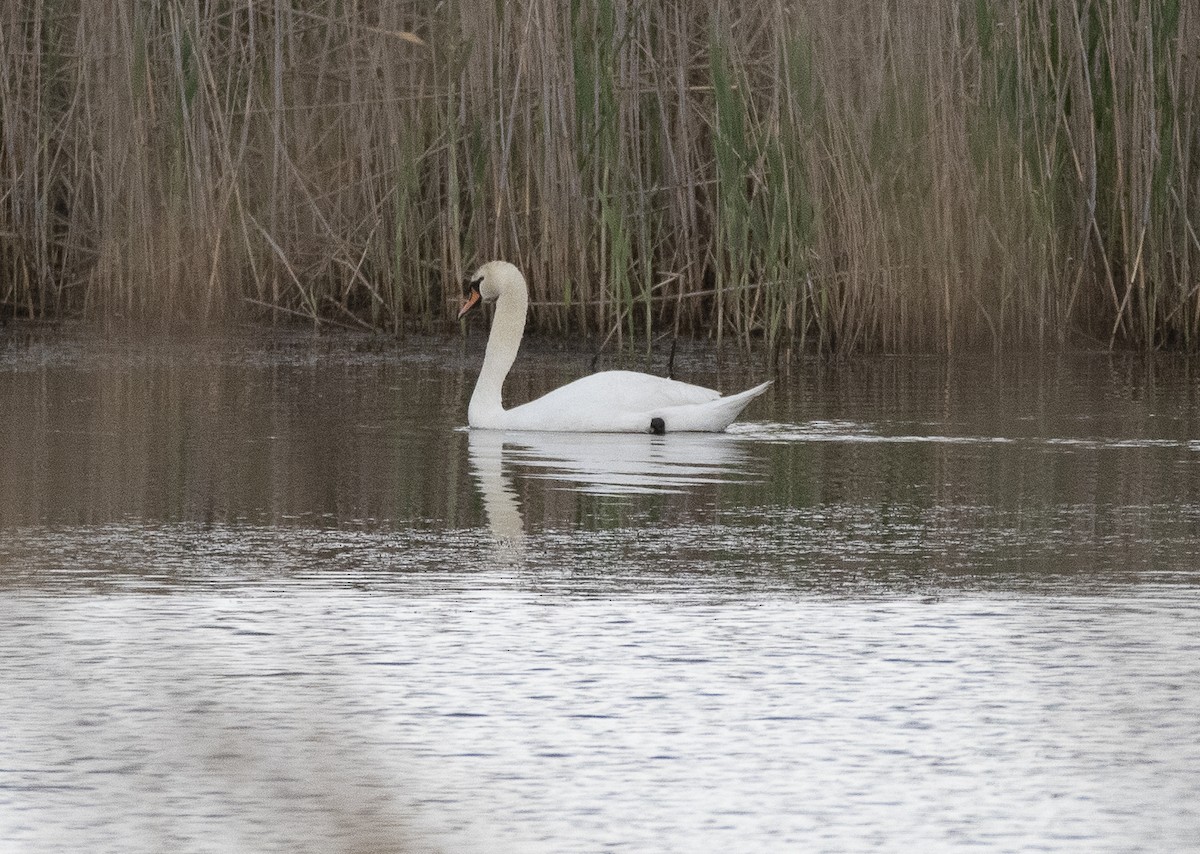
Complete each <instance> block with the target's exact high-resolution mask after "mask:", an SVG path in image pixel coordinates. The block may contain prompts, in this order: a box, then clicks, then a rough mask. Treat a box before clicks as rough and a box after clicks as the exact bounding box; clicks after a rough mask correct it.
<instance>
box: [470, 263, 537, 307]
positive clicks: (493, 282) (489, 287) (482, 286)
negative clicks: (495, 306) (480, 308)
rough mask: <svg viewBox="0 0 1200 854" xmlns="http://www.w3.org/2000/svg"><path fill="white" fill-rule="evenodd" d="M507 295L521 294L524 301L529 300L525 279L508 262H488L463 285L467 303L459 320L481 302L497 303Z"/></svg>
mask: <svg viewBox="0 0 1200 854" xmlns="http://www.w3.org/2000/svg"><path fill="white" fill-rule="evenodd" d="M507 294H520V295H521V297H522V299H528V298H529V291H528V288H527V287H526V286H525V277H524V276H522V275H521V271H520V270H518V269H517V268H516V267H514V266H513V265H512V264H510V263H508V262H507V261H488V262H487V263H486V264H484V265H483V266H482V267H480V268H479V269H478V270H476V271H475V275H473V276H471V277H470V278H469V279H467V281H466V283H465V284H464V285H463V296H464V297H465V298H466V302H464V303H463V306H462V308H460V309H459V310H458V318H459V320H461V319H462V318H464V317H466V315H467V313H468V312H469V311H470V310H471V309H473V308H474V307H475V306H477V305H479V303H480V302H495V301H496V300H498V299H500V298H501V297H503V296H505V295H507Z"/></svg>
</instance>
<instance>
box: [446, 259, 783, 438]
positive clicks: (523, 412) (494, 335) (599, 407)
mask: <svg viewBox="0 0 1200 854" xmlns="http://www.w3.org/2000/svg"><path fill="white" fill-rule="evenodd" d="M464 290H465V293H466V297H467V300H466V302H465V303H463V307H462V309H461V310H460V311H459V312H458V316H459V318H460V319H461V318H463V317H465V316H466V314H467V312H469V311H470V310H471V309H472V308H474V307H475V306H476V305H478V304H479V303H480V301H485V302H495V303H496V311H495V316H494V317H493V318H492V331H491V333H490V334H489V335H488V342H487V351H486V354H485V355H484V358H483V368H482V369H480V371H479V379H478V381H477V382H476V383H475V391H474V393H473V394H472V395H471V403H470V406H469V407H468V408H467V422H468V423H469V424H470V425H471V426H472V427H476V428H481V429H485V430H566V431H576V432H592V433H666V432H679V431H704V432H719V431H721V430H724V429H725V428H726V427H728V426H729V425H730V424H731V423H732V422H733V419H735V418H737V417H738V414H739V413H740V412H741V411H742V410H743V409H744V408H745V407H746V404H748V403H749V402H750V401H751V400H753V399H754V398H756V397H758V396H759V395H760V394H762V393H763V392H764V391H766V390H767V386H769V385H770V384H771V383H770V382H769V381H768V382H765V383H763V384H762V385H757V386H755V387H754V388H751V389H747V390H746V391H743V392H741V393H739V394H733V395H730V396H729V397H722V396H721V393H720V392H718V391H713V390H712V389H710V388H703V387H701V386H698V385H689V384H688V383H681V382H678V381H676V380H669V379H666V378H664V377H655V376H651V375H650V374H639V373H635V372H633V371H604V372H602V373H599V374H592V375H591V376H589V377H583V378H582V379H578V380H575V381H574V382H572V383H568V384H567V385H565V386H562V387H561V388H557V389H555V390H554V391H552V392H549V393H548V394H545V395H543V396H542V397H539V398H538V399H537V400H534V401H530V402H529V403H525V404H522V405H521V406H515V407H513V408H512V409H505V408H504V404H503V403H502V402H501V389H502V388H503V386H504V378H505V377H507V376H508V371H509V369H510V368H511V367H512V365H513V362H514V361H516V358H517V350H518V349H519V348H520V346H521V337H522V336H523V335H524V334H525V311H526V308H527V307H528V305H529V290H528V288H527V287H526V285H525V277H524V276H522V275H521V271H520V270H518V269H517V268H516V267H514V266H513V265H512V264H509V263H508V262H507V261H489V262H488V263H486V264H484V265H483V266H482V267H480V268H479V269H478V270H477V271H476V272H475V275H474V276H472V277H471V279H470V281H469V282H468V284H467V285H466V288H465V289H464Z"/></svg>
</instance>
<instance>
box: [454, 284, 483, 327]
mask: <svg viewBox="0 0 1200 854" xmlns="http://www.w3.org/2000/svg"><path fill="white" fill-rule="evenodd" d="M477 305H479V291H476V290H473V291H471V295H470V296H469V297H467V301H466V302H464V303H463V304H462V308H460V309H459V310H458V319H459V320H462V319H463V318H464V317H466V316H467V313H468V312H469V311H470V310H471V309H473V308H474V307H475V306H477Z"/></svg>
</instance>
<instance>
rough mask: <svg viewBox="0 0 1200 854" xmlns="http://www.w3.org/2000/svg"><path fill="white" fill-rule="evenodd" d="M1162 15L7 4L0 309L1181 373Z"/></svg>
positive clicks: (1176, 181) (663, 2)
mask: <svg viewBox="0 0 1200 854" xmlns="http://www.w3.org/2000/svg"><path fill="white" fill-rule="evenodd" d="M1198 16H1200V11H1197V10H1195V9H1194V8H1193V4H1189V3H1186V2H1182V0H1105V2H1101V0H976V2H974V3H963V2H959V0H807V2H803V3H800V2H787V0H751V1H750V2H733V0H656V2H653V3H650V2H641V0H572V2H570V3H562V2H554V0H519V2H512V3H492V2H468V0H445V2H442V3H438V4H431V3H426V2H420V0H399V2H394V0H389V2H383V0H341V2H333V0H310V2H302V0H226V2H220V0H207V2H201V1H200V0H161V2H155V3H135V4H115V5H113V4H108V3H102V2H99V0H32V2H26V3H8V4H5V6H4V10H3V11H2V12H0V314H9V315H19V316H31V317H55V316H61V315H64V314H79V313H83V314H87V315H93V316H101V317H106V318H120V319H125V320H128V321H130V322H135V323H167V324H206V323H217V322H221V321H225V320H229V319H242V318H246V317H254V318H266V319H271V320H275V321H280V320H284V319H291V318H297V317H300V318H305V319H310V320H314V321H322V322H324V321H330V322H337V323H344V324H349V325H352V326H364V327H370V328H376V329H386V330H390V331H393V332H399V331H403V330H405V329H410V328H431V327H439V326H443V325H445V324H447V323H449V322H450V318H451V316H452V314H451V311H450V306H451V304H452V303H453V302H454V300H455V299H456V298H457V295H458V290H459V289H458V285H457V282H458V281H460V279H461V277H462V276H463V275H464V274H465V273H467V272H468V271H469V270H470V268H471V267H472V265H474V264H475V263H477V262H479V261H482V260H486V259H489V258H493V257H502V258H508V259H510V260H512V261H514V262H515V263H517V264H518V265H520V266H521V267H522V268H523V269H524V270H525V271H526V274H527V276H528V278H529V281H530V285H531V290H532V299H533V301H534V311H533V319H532V323H533V325H534V326H535V327H536V328H538V329H540V330H543V331H545V332H547V333H552V334H572V335H580V334H582V335H589V336H596V337H598V338H614V339H616V340H620V341H624V342H638V343H641V342H649V341H650V340H652V339H653V338H654V336H656V335H659V334H663V333H667V332H674V333H684V334H693V335H703V336H711V337H713V338H716V339H727V340H736V341H739V342H744V343H745V344H746V345H747V346H750V345H754V344H756V343H758V342H761V343H765V344H766V345H767V346H768V347H769V349H770V350H771V351H772V352H782V351H786V350H813V349H818V350H824V351H837V352H847V351H866V350H887V351H904V350H935V351H952V350H959V349H970V348H988V347H991V348H996V349H1003V348H1024V347H1039V346H1040V347H1050V346H1063V345H1066V344H1070V343H1073V342H1080V341H1084V342H1090V343H1093V344H1095V343H1100V344H1102V345H1104V346H1132V347H1139V348H1147V349H1149V348H1186V349H1196V348H1197V346H1198V345H1200V238H1198V236H1197V234H1198V230H1200V124H1198V122H1197V115H1198V110H1197V107H1200V55H1198V54H1200V21H1198V20H1197V18H1198Z"/></svg>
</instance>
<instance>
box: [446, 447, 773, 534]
mask: <svg viewBox="0 0 1200 854" xmlns="http://www.w3.org/2000/svg"><path fill="white" fill-rule="evenodd" d="M467 446H468V453H469V456H470V461H471V471H472V473H473V474H474V476H475V482H476V484H477V485H478V487H479V491H480V492H481V493H482V495H483V507H484V512H485V513H486V515H487V524H488V528H489V529H490V530H491V532H492V534H493V535H494V536H495V537H496V538H497V539H499V540H502V541H505V542H508V543H513V544H519V543H520V542H521V541H522V540H523V539H524V536H525V525H524V521H523V519H522V516H521V508H520V503H519V501H518V500H517V493H516V490H515V489H514V487H513V481H514V478H515V477H518V476H519V477H526V478H533V479H538V480H550V481H554V482H556V483H558V484H561V485H563V486H564V487H565V488H567V489H572V490H575V491H578V492H583V493H587V494H591V495H612V496H620V495H646V494H662V493H671V492H683V491H686V490H688V489H690V488H693V487H696V486H700V485H704V484H716V483H730V482H736V481H745V480H747V479H751V478H754V477H755V475H756V472H754V471H752V470H751V469H752V465H751V458H750V454H749V453H748V452H747V444H746V443H745V442H744V441H742V440H740V439H738V438H736V437H734V436H731V435H729V434H726V433H675V434H668V435H666V436H653V435H650V434H636V433H634V434H623V433H538V432H528V431H513V432H508V431H503V430H471V431H470V432H469V433H468V439H467Z"/></svg>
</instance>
